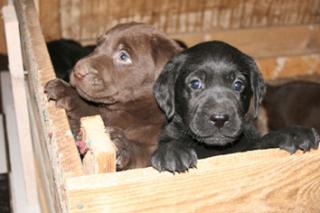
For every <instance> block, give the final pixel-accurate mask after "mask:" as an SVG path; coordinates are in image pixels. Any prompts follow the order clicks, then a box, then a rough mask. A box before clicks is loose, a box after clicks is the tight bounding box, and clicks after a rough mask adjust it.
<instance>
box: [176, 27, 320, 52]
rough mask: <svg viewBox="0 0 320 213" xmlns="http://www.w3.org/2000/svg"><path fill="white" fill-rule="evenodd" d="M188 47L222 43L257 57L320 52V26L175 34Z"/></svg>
mask: <svg viewBox="0 0 320 213" xmlns="http://www.w3.org/2000/svg"><path fill="white" fill-rule="evenodd" d="M170 36H171V37H173V38H177V39H180V40H181V41H184V42H186V43H187V45H188V46H192V45H195V44H196V43H199V42H202V41H210V40H221V41H225V42H228V43H230V44H231V45H233V46H235V47H237V48H239V49H240V50H241V51H243V52H245V53H247V54H248V55H251V56H253V57H255V58H264V57H276V56H290V55H301V54H311V53H319V52H320V25H319V24H314V25H301V26H286V27H264V28H246V29H237V30H226V31H212V32H204V33H203V32H201V33H189V34H171V35H170Z"/></svg>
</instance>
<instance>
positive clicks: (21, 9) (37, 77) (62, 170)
mask: <svg viewBox="0 0 320 213" xmlns="http://www.w3.org/2000/svg"><path fill="white" fill-rule="evenodd" d="M14 3H15V7H16V10H17V13H18V19H19V26H20V33H21V35H22V48H23V55H24V66H25V68H26V69H27V70H28V82H29V90H30V100H31V101H34V102H35V103H36V107H37V108H36V109H35V112H36V113H34V114H35V115H37V116H40V119H39V121H40V122H41V123H40V124H39V125H40V126H41V127H42V129H40V130H39V131H42V132H43V136H44V137H43V138H41V140H39V142H40V143H41V144H36V145H35V146H37V147H38V148H40V149H41V151H40V152H38V153H42V154H43V155H48V157H46V158H40V157H39V158H38V159H39V160H41V159H48V160H49V162H46V163H47V165H49V166H48V168H47V169H48V170H50V172H49V173H48V174H47V176H46V178H48V182H49V185H50V187H49V189H50V191H49V192H50V195H49V196H50V197H52V198H55V199H56V202H55V205H56V211H57V212H61V211H65V208H66V204H65V191H64V186H63V184H64V180H65V178H67V177H71V176H78V175H82V174H83V171H82V165H81V161H80V158H79V154H78V152H77V148H76V146H75V142H74V139H73V136H72V134H71V132H70V127H69V123H68V121H67V117H66V114H65V111H64V110H62V109H57V108H56V107H55V105H54V103H52V102H51V103H48V101H47V97H46V95H45V94H44V85H45V84H46V83H47V81H48V80H50V79H54V78H55V74H54V71H53V68H52V64H51V61H50V59H49V54H48V51H47V48H46V44H45V40H44V37H43V35H42V32H41V27H40V23H39V18H38V14H37V12H36V9H35V5H34V2H33V1H32V0H21V1H14Z"/></svg>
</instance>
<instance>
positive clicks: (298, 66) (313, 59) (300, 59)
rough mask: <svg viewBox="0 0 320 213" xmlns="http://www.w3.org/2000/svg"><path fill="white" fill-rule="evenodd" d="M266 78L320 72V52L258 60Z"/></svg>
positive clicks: (271, 78)
mask: <svg viewBox="0 0 320 213" xmlns="http://www.w3.org/2000/svg"><path fill="white" fill-rule="evenodd" d="M257 63H258V65H259V67H260V70H261V71H262V74H263V77H264V79H265V80H275V79H277V78H292V77H295V76H300V75H304V76H306V75H314V74H320V54H311V55H301V56H290V57H274V58H265V59H259V60H257Z"/></svg>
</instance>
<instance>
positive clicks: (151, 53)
mask: <svg viewBox="0 0 320 213" xmlns="http://www.w3.org/2000/svg"><path fill="white" fill-rule="evenodd" d="M180 50H181V48H180V47H179V46H178V45H177V43H176V42H175V41H173V40H172V39H170V38H169V37H168V36H166V35H165V34H164V33H162V32H160V31H158V30H156V29H155V28H154V27H152V26H149V25H145V24H139V23H129V24H120V25H117V26H115V27H114V28H112V29H111V30H109V31H108V32H107V33H106V34H104V35H103V36H102V37H101V38H99V40H98V44H97V47H96V48H95V50H94V51H93V52H92V53H91V54H90V55H88V56H87V57H85V58H83V59H81V60H80V61H78V62H77V64H76V65H75V67H74V69H73V71H72V72H71V75H70V84H68V83H66V82H64V81H62V80H59V79H55V80H51V81H49V82H48V83H47V85H46V87H45V91H46V92H47V94H48V98H49V99H51V100H55V101H56V104H57V105H58V106H60V107H63V108H64V109H65V110H66V112H67V115H68V117H69V119H70V124H71V128H72V129H73V130H74V131H76V130H77V129H79V126H80V123H79V119H80V117H83V116H89V115H94V114H100V115H101V116H102V119H103V121H104V123H105V125H106V126H107V127H109V128H110V135H111V139H112V141H113V142H114V143H115V145H116V147H117V169H118V170H123V169H129V168H137V167H145V166H148V165H150V156H151V154H152V153H153V152H154V150H155V149H156V148H157V142H158V136H159V133H160V128H161V126H162V125H163V123H164V122H165V118H164V116H163V114H162V113H161V111H160V109H159V107H158V106H157V104H156V102H155V99H154V96H153V93H152V87H153V85H154V82H155V80H156V79H157V77H158V76H159V74H160V72H161V70H162V68H163V66H164V65H165V63H166V62H167V61H168V60H169V59H170V58H171V57H172V56H174V55H175V54H176V53H178V52H179V51H180Z"/></svg>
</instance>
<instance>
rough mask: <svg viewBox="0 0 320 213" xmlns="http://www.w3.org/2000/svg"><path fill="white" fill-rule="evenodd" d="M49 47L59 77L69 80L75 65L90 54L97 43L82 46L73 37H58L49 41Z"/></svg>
mask: <svg viewBox="0 0 320 213" xmlns="http://www.w3.org/2000/svg"><path fill="white" fill-rule="evenodd" d="M47 48H48V52H49V55H50V58H51V61H52V64H53V68H54V71H55V73H56V76H57V78H60V79H63V80H64V81H66V82H69V75H70V73H71V71H72V68H73V67H74V65H75V64H76V63H77V62H78V61H79V60H80V59H81V58H83V57H85V56H87V55H89V54H90V53H91V52H92V51H93V50H94V48H95V45H88V46H82V45H81V44H80V43H79V42H77V41H74V40H71V39H58V40H53V41H50V42H47Z"/></svg>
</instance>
